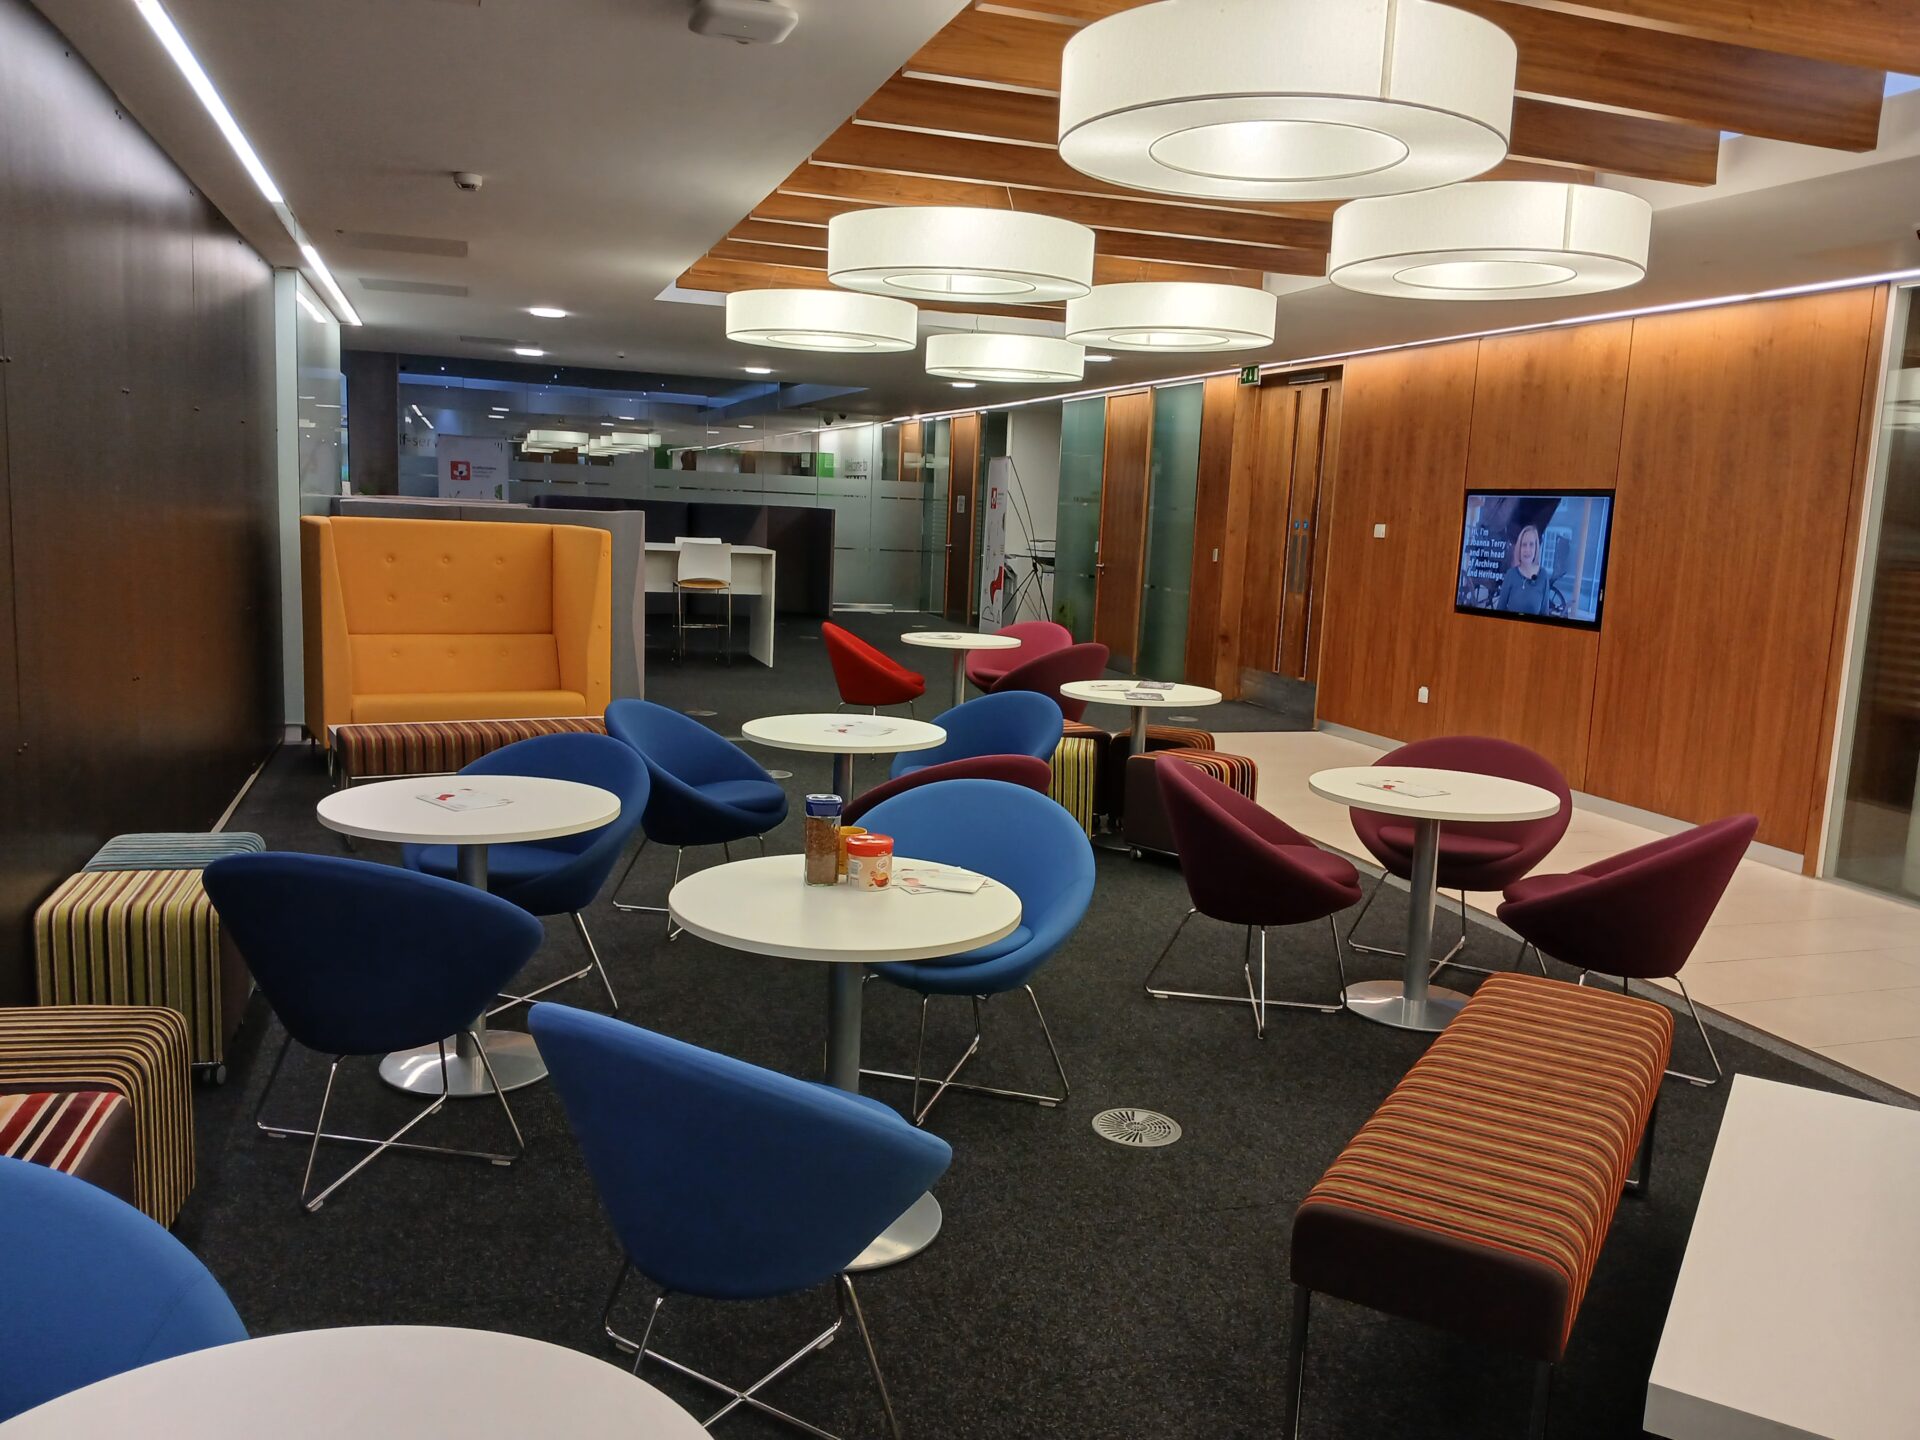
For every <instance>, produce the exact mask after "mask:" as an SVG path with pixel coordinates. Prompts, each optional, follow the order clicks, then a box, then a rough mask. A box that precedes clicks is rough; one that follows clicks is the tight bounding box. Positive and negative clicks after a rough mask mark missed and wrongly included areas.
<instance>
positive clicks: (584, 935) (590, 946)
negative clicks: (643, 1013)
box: [573, 910, 620, 1015]
mask: <svg viewBox="0 0 1920 1440" xmlns="http://www.w3.org/2000/svg"><path fill="white" fill-rule="evenodd" d="M573 928H574V929H576V930H578V931H579V932H580V943H581V944H582V945H585V946H586V947H587V954H588V955H589V956H591V957H592V959H593V968H594V969H595V970H596V971H598V972H599V975H600V984H601V986H602V987H603V988H604V989H605V990H606V992H607V1004H609V1005H611V1006H612V1007H613V1011H614V1013H615V1014H616V1015H617V1014H619V1013H620V997H619V996H618V995H615V994H614V993H613V981H611V980H609V979H608V978H607V967H606V966H605V965H603V964H601V963H600V947H599V946H597V945H595V944H594V943H593V933H592V932H591V931H590V930H588V929H587V917H586V916H584V915H582V914H581V913H580V912H579V911H578V910H575V911H574V912H573Z"/></svg>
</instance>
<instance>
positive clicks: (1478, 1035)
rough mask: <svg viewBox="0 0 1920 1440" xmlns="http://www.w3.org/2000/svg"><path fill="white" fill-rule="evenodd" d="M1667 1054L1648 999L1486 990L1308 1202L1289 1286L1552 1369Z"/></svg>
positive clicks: (1566, 988)
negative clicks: (1402, 1318)
mask: <svg viewBox="0 0 1920 1440" xmlns="http://www.w3.org/2000/svg"><path fill="white" fill-rule="evenodd" d="M1672 1043H1673V1016H1672V1014H1671V1013H1670V1012H1669V1011H1668V1010H1667V1009H1666V1008H1665V1007H1664V1006H1661V1005H1656V1004H1654V1003H1652V1002H1651V1001H1647V1000H1635V999H1630V998H1628V997H1627V996H1624V995H1615V994H1606V993H1602V992H1601V991H1598V990H1590V989H1583V988H1581V987H1579V986H1575V985H1569V984H1566V983H1565V982H1563V981H1559V980H1548V979H1544V978H1542V977H1539V976H1533V975H1507V974H1502V975H1495V976H1492V977H1491V978H1489V979H1488V980H1487V981H1486V982H1485V983H1484V984H1482V985H1481V987H1480V989H1479V990H1478V992H1476V993H1475V995H1474V997H1473V999H1472V1000H1471V1001H1469V1002H1468V1004H1467V1005H1466V1007H1465V1008H1464V1009H1463V1010H1462V1011H1461V1012H1460V1014H1459V1015H1458V1016H1457V1017H1456V1018H1455V1019H1454V1021H1453V1023H1452V1024H1451V1025H1449V1026H1448V1027H1447V1029H1446V1030H1444V1031H1442V1032H1441V1034H1440V1035H1439V1037H1438V1038H1436V1039H1435V1040H1434V1042H1433V1045H1432V1046H1431V1048H1429V1049H1428V1051H1427V1053H1426V1054H1425V1055H1424V1056H1422V1057H1421V1059H1420V1060H1419V1062H1418V1063H1417V1064H1415V1065H1414V1067H1413V1069H1412V1070H1410V1071H1408V1072H1407V1075H1406V1078H1405V1079H1403V1080H1402V1081H1401V1082H1400V1084H1399V1086H1398V1087H1396V1088H1395V1090H1394V1091H1393V1093H1392V1094H1391V1095H1389V1096H1388V1097H1387V1099H1386V1101H1385V1102H1384V1103H1383V1104H1382V1105H1381V1106H1380V1108H1379V1110H1378V1111H1376V1112H1375V1113H1374V1115H1373V1118H1372V1119H1370V1120H1368V1121H1367V1123H1366V1124H1365V1125H1364V1126H1363V1127H1362V1128H1361V1130H1360V1133H1359V1134H1358V1135H1356V1136H1355V1137H1354V1138H1353V1140H1352V1141H1351V1142H1350V1143H1349V1144H1348V1145H1347V1148H1346V1149H1345V1150H1343V1151H1342V1152H1341V1153H1340V1156H1339V1158H1338V1159H1336V1160H1335V1161H1334V1162H1333V1164H1332V1166H1331V1167H1329V1169H1328V1170H1327V1173H1326V1174H1325V1175H1324V1176H1323V1177H1321V1180H1320V1182H1319V1184H1317V1185H1315V1186H1314V1187H1313V1189H1312V1190H1311V1191H1310V1192H1309V1193H1308V1195H1307V1198H1306V1199H1305V1200H1304V1201H1303V1202H1301V1205H1300V1209H1299V1212H1298V1213H1297V1214H1296V1215H1295V1217H1294V1223H1293V1258H1292V1265H1293V1278H1294V1280H1295V1282H1296V1283H1298V1284H1300V1285H1302V1286H1304V1287H1305V1288H1307V1289H1308V1290H1315V1291H1321V1292H1323V1293H1326V1294H1331V1295H1336V1296H1339V1297H1340V1298H1342V1299H1346V1300H1353V1301H1356V1302H1358V1303H1360V1304H1363V1305H1368V1306H1371V1307H1372V1308H1374V1309H1376V1310H1383V1311H1386V1312H1387V1313H1389V1314H1395V1315H1402V1316H1405V1317H1407V1318H1409V1319H1414V1320H1421V1321H1425V1322H1426V1323H1428V1324H1433V1325H1439V1326H1442V1327H1444V1328H1447V1329H1450V1330H1454V1331H1457V1332H1460V1333H1463V1334H1466V1335H1469V1336H1471V1337H1473V1338H1477V1339H1482V1340H1486V1341H1489V1342H1491V1343H1496V1344H1500V1345H1503V1346H1505V1347H1507V1348H1510V1349H1514V1350H1518V1351H1520V1352H1521V1353H1523V1354H1527V1355H1529V1356H1531V1357H1532V1358H1534V1359H1537V1360H1548V1361H1556V1360H1558V1359H1559V1358H1560V1356H1561V1354H1562V1353H1563V1351H1564V1350H1565V1348H1566V1343H1567V1336H1568V1335H1569V1333H1571V1331H1572V1329H1573V1322H1574V1318H1575V1316H1577V1315H1578V1314H1579V1310H1580V1302H1581V1300H1582V1298H1583V1297H1584V1296H1585V1294H1586V1288H1587V1282H1588V1280H1589V1279H1590V1278H1591V1276H1592V1274H1593V1267H1594V1262H1595V1261H1596V1260H1597V1259H1598V1258H1599V1255H1600V1246H1601V1243H1602V1242H1603V1241H1604V1240H1605V1239H1606V1235H1607V1228H1608V1226H1609V1224H1610V1223H1611V1222H1612V1220H1613V1212H1614V1207H1615V1206H1616V1205H1617V1204H1618V1203H1619V1199H1620V1192H1621V1187H1622V1186H1623V1185H1624V1184H1625V1183H1626V1181H1627V1179H1628V1177H1629V1175H1630V1174H1631V1172H1632V1169H1633V1164H1634V1158H1635V1153H1636V1151H1637V1150H1638V1148H1639V1144H1640V1137H1641V1134H1642V1132H1643V1131H1644V1130H1645V1128H1646V1126H1647V1123H1648V1120H1649V1117H1650V1115H1651V1114H1652V1110H1653V1104H1654V1101H1655V1100H1656V1099H1657V1098H1658V1096H1659V1093H1660V1077H1661V1073H1662V1071H1664V1070H1665V1068H1666V1064H1667V1057H1668V1053H1669V1051H1670V1050H1671V1048H1672Z"/></svg>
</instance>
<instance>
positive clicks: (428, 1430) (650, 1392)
mask: <svg viewBox="0 0 1920 1440" xmlns="http://www.w3.org/2000/svg"><path fill="white" fill-rule="evenodd" d="M136 1435H137V1436H139V1437H140V1440H251V1437H253V1436H258V1435H272V1436H273V1437H274V1440H340V1437H342V1436H353V1437H354V1440H426V1437H430V1436H457V1437H459V1440H528V1437H529V1436H536V1435H556V1436H559V1435H566V1436H586V1435H591V1436H594V1437H596V1440H598V1437H605V1440H706V1432H705V1431H703V1430H702V1429H701V1428H700V1426H699V1423H698V1422H697V1421H695V1420H694V1418H693V1416H691V1415H689V1414H688V1413H687V1412H686V1411H685V1410H682V1409H681V1408H680V1407H679V1406H678V1405H676V1404H674V1403H673V1402H672V1401H671V1400H669V1399H668V1398H667V1397H666V1396H665V1395H662V1394H661V1393H660V1392H659V1391H658V1390H656V1389H654V1388H653V1387H652V1386H651V1385H649V1384H647V1383H646V1382H645V1381H643V1380H638V1379H635V1378H634V1377H633V1376H632V1375H629V1374H628V1373H627V1372H626V1370H625V1369H623V1368H622V1367H621V1366H618V1365H611V1364H608V1363H607V1362H606V1361H605V1360H601V1359H597V1358H595V1357H594V1356H591V1355H584V1354H582V1353H581V1352H579V1351H578V1350H568V1349H565V1348H564V1347H562V1346H559V1345H549V1344H547V1343H546V1342H545V1341H544V1340H529V1339H527V1338H525V1337H524V1336H519V1335H501V1334H496V1333H494V1332H493V1331H490V1330H455V1329H445V1328H441V1327H438V1326H429V1325H370V1326H353V1327H347V1328H342V1329H337V1330H301V1331H296V1332H293V1333H291V1334H287V1335H268V1336H264V1337H262V1338H261V1339H258V1340H242V1341H239V1342H237V1343H235V1344H232V1345H219V1346H215V1347H214V1348H213V1349H211V1350H196V1351H194V1352H193V1353H191V1354H188V1355H178V1356H175V1357H174V1358H173V1359H171V1360H162V1361H160V1362H158V1363H157V1364H153V1365H143V1366H141V1367H140V1368H138V1369H136V1370H128V1371H126V1372H124V1373H123V1374H119V1375H114V1376H110V1377H109V1378H107V1379H105V1380H100V1381H97V1382H95V1383H94V1384H92V1385H88V1386H85V1387H83V1388H82V1389H79V1390H75V1391H72V1392H71V1393H69V1394H66V1395H62V1396H60V1397H59V1398H58V1399H56V1400H49V1401H48V1402H47V1403H46V1404H44V1405H41V1406H39V1407H38V1408H36V1409H33V1410H29V1411H27V1412H26V1413H25V1414H23V1415H18V1416H15V1417H14V1418H13V1419H12V1420H9V1421H8V1422H7V1423H6V1424H4V1425H0V1436H5V1437H6V1440H127V1437H129V1436H136Z"/></svg>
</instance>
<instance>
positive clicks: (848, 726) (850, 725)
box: [827, 720, 895, 737]
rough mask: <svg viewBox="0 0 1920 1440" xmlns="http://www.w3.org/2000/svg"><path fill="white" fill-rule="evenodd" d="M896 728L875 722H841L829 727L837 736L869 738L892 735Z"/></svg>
mask: <svg viewBox="0 0 1920 1440" xmlns="http://www.w3.org/2000/svg"><path fill="white" fill-rule="evenodd" d="M894 728H895V727H893V726H892V725H882V724H879V723H878V722H876V721H873V720H840V721H836V722H835V723H834V724H832V725H829V726H827V729H828V730H830V731H832V732H833V733H834V734H835V735H864V736H869V737H871V736H876V735H891V734H893V732H894Z"/></svg>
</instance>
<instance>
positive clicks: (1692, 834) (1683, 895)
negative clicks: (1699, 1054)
mask: <svg viewBox="0 0 1920 1440" xmlns="http://www.w3.org/2000/svg"><path fill="white" fill-rule="evenodd" d="M1759 828H1760V821H1759V820H1758V818H1756V817H1755V816H1752V815H1729V816H1728V817H1727V818H1726V819H1724V820H1715V821H1713V822H1712V823H1711V824H1708V825H1699V826H1696V827H1695V828H1693V829H1691V830H1683V831H1682V832H1681V833H1680V834H1678V835H1669V836H1666V837H1665V838H1664V839H1660V840H1655V841H1653V842H1652V843H1651V844H1647V845H1640V846H1636V847H1635V848H1634V849H1632V850H1628V851H1625V852H1623V853H1622V854H1619V855H1614V856H1610V857H1609V858H1607V859H1605V860H1596V861H1595V862H1594V863H1593V864H1591V865H1585V866H1582V867H1581V868H1580V869H1578V870H1575V871H1572V872H1571V873H1570V874H1566V875H1530V876H1528V877H1527V878H1526V879H1524V880H1516V881H1514V883H1513V884H1511V885H1509V886H1507V893H1506V900H1505V901H1504V903H1502V904H1501V906H1500V910H1499V915H1500V920H1501V923H1502V924H1504V925H1506V926H1508V927H1509V928H1510V929H1511V930H1512V931H1513V932H1514V933H1515V934H1516V935H1518V936H1519V937H1520V957H1517V958H1516V960H1515V964H1516V966H1517V965H1518V963H1519V958H1523V957H1524V956H1525V954H1526V947H1527V946H1529V945H1531V946H1533V953H1534V957H1535V958H1536V959H1538V958H1539V957H1540V955H1541V952H1542V951H1544V952H1545V953H1546V954H1548V955H1551V956H1553V958H1554V959H1556V960H1560V961H1564V962H1565V963H1566V964H1568V965H1573V966H1576V967H1577V968H1578V969H1579V971H1580V980H1581V983H1582V984H1584V983H1586V978H1587V974H1588V972H1592V973H1593V974H1596V975H1614V976H1617V977H1619V980H1620V988H1621V989H1622V990H1623V991H1624V990H1625V989H1626V988H1627V982H1628V981H1629V980H1671V981H1673V983H1674V984H1676V985H1678V986H1679V987H1680V997H1681V999H1683V1000H1685V1001H1686V1002H1687V1009H1688V1011H1689V1012H1690V1013H1691V1014H1692V1015H1693V1023H1694V1026H1695V1027H1696V1028H1697V1029H1698V1030H1699V1031H1700V1039H1701V1041H1702V1042H1704V1043H1705V1045H1706V1047H1707V1058H1708V1059H1709V1060H1711V1061H1712V1062H1713V1078H1712V1079H1711V1080H1709V1079H1707V1078H1706V1077H1705V1076H1704V1075H1688V1074H1685V1073H1684V1072H1682V1071H1679V1070H1669V1071H1667V1074H1669V1075H1671V1076H1673V1077H1674V1078H1675V1079H1676V1080H1685V1081H1686V1082H1687V1083H1689V1084H1691V1085H1702V1086H1707V1085H1718V1084H1719V1083H1720V1081H1721V1079H1722V1078H1723V1077H1724V1076H1725V1074H1726V1071H1725V1070H1724V1069H1722V1068H1721V1065H1720V1056H1719V1055H1718V1053H1716V1052H1715V1050H1714V1048H1713V1041H1711V1040H1709V1039H1708V1038H1707V1027H1706V1025H1705V1024H1704V1023H1703V1022H1702V1021H1701V1019H1700V1011H1699V1010H1698V1009H1696V1008H1695V1006H1694V1003H1693V996H1691V995H1689V994H1688V993H1687V983H1686V981H1684V980H1682V979H1681V978H1680V967H1681V966H1683V965H1685V964H1686V963H1687V957H1688V956H1690V955H1692V954H1693V947H1694V946H1695V945H1696V944H1698V943H1699V940H1700V932H1701V931H1703V930H1705V929H1706V928H1707V921H1708V920H1710V919H1711V918H1712V917H1713V911H1714V907H1715V906H1717V905H1718V904H1719V903H1720V897H1721V896H1723V895H1725V894H1726V893H1727V884H1728V882H1729V881H1731V880H1732V879H1733V872H1734V870H1735V869H1736V868H1737V867H1738V866H1739V864H1740V859H1741V857H1742V856H1743V855H1745V854H1746V853H1747V846H1748V845H1749V844H1751V843H1752V842H1753V836H1754V832H1755V831H1756V830H1758V829H1759ZM1546 968H1547V967H1546V962H1545V961H1544V960H1542V961H1541V964H1540V969H1541V972H1542V973H1543V974H1544V973H1545V972H1546Z"/></svg>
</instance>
